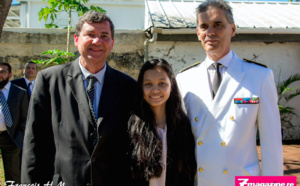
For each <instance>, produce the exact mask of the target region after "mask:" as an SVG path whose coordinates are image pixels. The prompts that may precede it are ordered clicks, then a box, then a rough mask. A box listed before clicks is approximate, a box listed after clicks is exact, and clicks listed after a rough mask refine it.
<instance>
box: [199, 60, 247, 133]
mask: <svg viewBox="0 0 300 186" xmlns="http://www.w3.org/2000/svg"><path fill="white" fill-rule="evenodd" d="M245 74H246V73H245V72H243V71H242V67H241V62H240V59H239V58H238V57H237V56H236V55H235V54H234V56H233V58H232V61H231V63H230V66H229V67H228V69H227V73H226V74H225V76H224V77H223V80H222V83H221V85H220V87H219V90H218V93H217V94H216V97H215V98H214V100H213V101H212V102H211V105H209V107H208V114H207V118H206V120H205V121H204V123H203V128H202V130H201V135H202V134H204V133H206V131H207V130H209V128H210V127H211V126H212V125H213V124H215V121H216V120H218V118H219V116H220V115H221V114H222V113H223V112H224V110H225V109H226V108H227V105H228V104H230V103H231V101H233V95H234V94H235V93H236V90H237V88H238V87H239V85H240V84H241V82H242V80H243V78H244V76H245ZM221 93H222V94H221Z"/></svg>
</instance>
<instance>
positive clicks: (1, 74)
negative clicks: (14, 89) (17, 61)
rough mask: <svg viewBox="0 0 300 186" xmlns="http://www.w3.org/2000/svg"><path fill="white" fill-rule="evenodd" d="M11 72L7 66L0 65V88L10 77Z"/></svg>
mask: <svg viewBox="0 0 300 186" xmlns="http://www.w3.org/2000/svg"><path fill="white" fill-rule="evenodd" d="M11 76H12V74H11V73H9V72H8V67H7V66H5V65H3V66H2V65H1V66H0V89H2V88H3V87H4V86H5V85H6V84H7V83H8V81H9V79H10V78H11Z"/></svg>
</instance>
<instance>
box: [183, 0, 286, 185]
mask: <svg viewBox="0 0 300 186" xmlns="http://www.w3.org/2000/svg"><path fill="white" fill-rule="evenodd" d="M197 25H198V26H197V35H198V39H199V41H201V44H202V46H203V48H204V50H205V51H206V55H207V57H206V59H205V61H204V62H202V63H198V64H195V65H194V66H192V67H190V68H188V69H186V70H185V71H183V72H182V73H180V74H178V76H177V82H178V84H179V88H180V91H181V94H182V96H183V98H184V103H185V106H186V110H187V114H188V117H189V119H190V122H191V124H192V129H193V133H194V136H195V140H196V143H197V145H196V159H197V168H198V171H197V176H196V178H197V179H196V180H197V185H199V186H200V185H201V186H220V185H224V186H232V185H234V179H235V176H259V175H262V176H282V175H283V157H282V143H281V125H280V117H279V110H278V105H277V100H278V99H277V91H276V86H275V83H274V77H273V73H272V71H271V70H270V69H268V68H266V67H264V66H261V65H258V64H255V63H251V62H246V61H243V60H241V59H240V58H239V57H238V56H237V55H236V54H235V53H234V52H233V51H231V50H230V43H231V38H232V37H233V36H234V35H235V33H236V27H235V24H234V21H233V15H232V12H231V7H230V6H229V5H228V4H227V3H226V2H225V1H223V0H208V1H205V2H203V3H201V4H200V5H199V6H198V8H197ZM257 127H258V128H259V136H260V145H261V167H260V162H259V159H258V154H257V149H256V131H257Z"/></svg>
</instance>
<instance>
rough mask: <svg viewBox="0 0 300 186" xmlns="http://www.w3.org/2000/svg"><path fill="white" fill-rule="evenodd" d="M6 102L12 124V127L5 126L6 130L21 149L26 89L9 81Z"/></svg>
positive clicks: (26, 105) (24, 120) (26, 103)
mask: <svg viewBox="0 0 300 186" xmlns="http://www.w3.org/2000/svg"><path fill="white" fill-rule="evenodd" d="M7 104H8V107H9V111H10V115H11V117H12V120H13V125H12V127H7V132H8V134H9V136H10V137H11V138H12V140H13V141H14V142H15V144H16V145H17V146H18V147H19V148H20V149H22V147H23V138H24V130H25V124H26V118H27V109H28V97H27V92H26V90H24V89H22V88H20V87H18V86H15V85H14V84H12V83H11V85H10V89H9V94H8V98H7Z"/></svg>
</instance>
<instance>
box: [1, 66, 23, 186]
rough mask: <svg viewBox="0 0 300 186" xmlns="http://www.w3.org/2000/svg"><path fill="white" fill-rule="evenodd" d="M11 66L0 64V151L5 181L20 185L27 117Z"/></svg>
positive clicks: (21, 93) (20, 90)
mask: <svg viewBox="0 0 300 186" xmlns="http://www.w3.org/2000/svg"><path fill="white" fill-rule="evenodd" d="M11 76H12V73H11V66H10V65H9V64H8V63H3V62H1V63H0V89H1V92H0V149H1V154H2V160H3V165H4V174H5V180H6V181H11V182H10V183H15V184H16V183H21V170H20V168H21V150H22V147H23V138H24V130H25V123H26V117H27V108H28V97H27V93H26V90H24V89H22V88H20V87H18V86H15V85H14V84H12V83H11V82H10V81H9V79H10V78H11Z"/></svg>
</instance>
